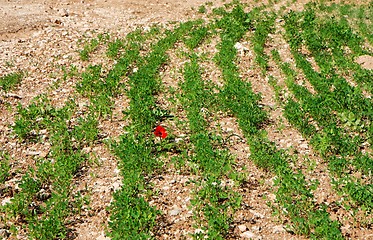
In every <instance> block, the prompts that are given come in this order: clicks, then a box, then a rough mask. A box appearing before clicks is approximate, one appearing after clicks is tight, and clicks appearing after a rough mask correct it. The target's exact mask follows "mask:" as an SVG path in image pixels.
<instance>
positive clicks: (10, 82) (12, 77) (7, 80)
mask: <svg viewBox="0 0 373 240" xmlns="http://www.w3.org/2000/svg"><path fill="white" fill-rule="evenodd" d="M24 76H25V73H23V72H14V73H9V74H7V75H5V76H2V77H0V87H1V88H2V89H3V90H4V92H9V90H11V89H13V88H14V87H15V86H17V85H18V84H20V83H21V81H22V79H23V77H24Z"/></svg>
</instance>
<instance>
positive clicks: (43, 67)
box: [0, 0, 373, 240]
mask: <svg viewBox="0 0 373 240" xmlns="http://www.w3.org/2000/svg"><path fill="white" fill-rule="evenodd" d="M206 2H209V1H208V0H190V1H185V0H183V1H182V0H139V1H128V0H123V1H120V0H62V1H53V0H0V76H3V75H5V74H7V73H10V72H14V71H17V70H25V71H27V75H26V77H25V79H24V80H23V81H22V84H21V85H20V87H19V88H18V89H17V90H15V91H14V92H12V93H11V94H8V95H3V96H1V98H0V102H1V101H2V100H6V102H8V103H9V104H10V108H11V109H13V111H9V108H7V107H5V106H1V109H0V110H1V113H0V119H1V121H0V150H2V149H6V150H7V151H8V152H9V153H10V154H11V155H12V157H13V158H14V159H20V161H19V162H15V163H13V167H15V168H18V170H19V171H20V172H22V170H23V171H24V170H25V169H26V166H28V165H32V164H33V163H34V157H35V156H41V157H43V156H45V155H47V154H48V149H49V146H39V145H34V146H31V145H27V146H26V145H24V144H22V143H19V142H17V141H16V140H15V139H14V138H11V137H9V136H10V133H11V128H10V127H9V125H11V124H13V123H14V118H15V114H14V112H15V111H14V110H15V107H16V106H17V104H18V103H19V102H20V103H22V104H28V103H29V102H30V100H31V99H32V98H33V97H35V96H37V95H39V94H41V93H47V94H48V95H49V97H50V98H52V101H53V104H55V105H59V104H63V102H64V101H65V100H66V99H68V97H69V96H70V95H71V94H72V93H73V92H74V86H75V83H76V81H77V79H74V78H72V79H69V80H68V81H67V82H64V85H63V86H58V87H57V88H53V87H51V85H53V84H54V83H58V81H60V80H61V76H60V75H61V72H60V71H59V70H58V67H60V66H65V67H66V68H69V67H70V65H71V64H77V63H78V65H77V68H78V70H82V69H84V68H85V67H86V63H84V62H83V63H82V62H81V61H80V59H79V55H78V53H77V52H78V50H80V49H81V48H82V46H79V41H78V40H79V39H84V38H86V37H90V36H95V35H96V34H97V33H105V32H110V34H113V36H117V37H120V36H121V37H123V36H124V35H125V34H127V33H129V32H130V31H132V30H134V29H135V28H137V27H148V26H150V25H152V24H166V23H167V22H170V21H186V20H188V19H192V18H196V17H201V15H199V14H198V12H197V11H196V10H197V9H198V7H199V6H200V5H202V4H204V3H206ZM210 2H211V1H210ZM241 2H245V3H248V2H251V1H250V0H245V1H241ZM306 2H307V1H298V3H295V4H290V5H289V6H288V8H291V9H294V10H296V9H302V8H303V4H304V3H306ZM223 3H224V2H221V1H213V4H214V6H219V5H222V4H223ZM356 3H357V2H356ZM253 4H254V3H253ZM257 4H258V3H257ZM281 5H285V3H281V2H280V3H279V4H276V5H274V9H276V10H278V9H280V6H281ZM274 38H275V37H274ZM272 40H273V39H272ZM276 42H278V41H277V40H276ZM211 44H212V45H213V46H214V42H212V43H211ZM243 44H244V45H245V42H243ZM271 44H273V46H275V45H276V44H275V41H274V42H272V43H271ZM202 47H204V48H206V49H210V51H215V50H216V49H215V47H211V46H210V45H209V44H207V46H202ZM247 47H249V46H247ZM275 47H276V48H277V47H278V49H280V50H281V47H282V48H283V56H282V57H283V59H287V58H289V59H291V56H290V54H288V53H286V50H287V49H286V45H281V46H275ZM207 51H209V50H207ZM102 54H104V53H102ZM213 54H214V53H211V56H213ZM101 56H103V55H101ZM175 59H176V57H175ZM241 59H243V61H245V62H252V61H253V53H252V52H250V51H248V52H246V53H242V56H241ZM92 61H93V62H94V63H102V64H103V66H105V65H106V66H108V65H109V64H110V62H109V61H110V60H107V59H106V60H103V58H100V54H97V56H94V57H93V59H92V60H91V63H92ZM179 61H180V60H179ZM357 62H359V63H360V62H361V64H362V65H363V66H366V67H367V68H370V69H371V68H372V67H371V66H372V62H373V61H372V58H371V57H369V56H364V58H362V59H358V60H357ZM79 64H80V65H79ZM177 64H179V63H177ZM180 64H181V63H180ZM250 65H253V64H250ZM204 68H205V70H206V69H207V70H211V71H206V72H205V75H206V79H211V80H212V81H215V82H216V83H217V84H219V81H221V79H219V78H220V76H219V75H220V73H219V71H218V70H217V69H216V68H214V66H204ZM243 69H244V67H243ZM275 70H276V69H274V71H275ZM276 71H278V72H277V73H276V72H273V73H271V74H272V75H274V76H276V77H277V76H279V77H280V78H281V74H280V73H279V70H276ZM167 74H170V73H168V72H167V71H165V75H166V77H165V78H164V79H165V80H164V81H165V82H164V84H165V85H166V86H167V84H168V85H169V86H173V85H175V82H172V78H173V77H175V76H170V77H168V78H167ZM242 75H243V76H245V77H246V78H248V79H251V78H252V79H254V78H255V79H257V80H258V81H255V82H256V85H255V84H253V89H254V90H255V91H257V92H260V93H261V94H262V96H263V102H262V104H263V105H264V106H266V107H267V108H268V109H271V110H270V111H269V112H270V115H271V119H272V121H273V125H272V126H268V128H267V129H266V130H267V131H268V135H269V138H270V139H271V140H272V141H274V142H275V143H276V144H277V145H278V147H280V148H288V147H293V148H294V149H295V150H296V151H297V152H299V153H300V158H301V159H303V158H304V159H311V160H313V161H315V162H318V161H319V159H318V158H317V157H315V156H314V152H313V151H312V149H311V147H310V146H309V145H308V144H307V143H306V142H305V140H304V139H303V138H302V137H301V136H300V134H299V132H297V131H296V130H295V129H293V128H291V126H290V125H289V124H288V123H287V122H286V121H285V120H283V119H281V117H279V116H281V111H282V109H281V107H280V106H277V105H276V103H275V101H274V92H273V90H272V89H271V87H270V86H269V85H268V83H267V80H266V79H265V78H264V77H263V76H261V75H260V71H259V70H258V69H249V70H248V71H247V72H242ZM178 77H180V76H178ZM180 78H181V77H180ZM167 79H169V80H167ZM78 101H79V102H78V104H79V107H81V109H82V111H83V110H84V109H85V107H86V101H87V100H86V99H83V98H78ZM128 102H129V101H128V99H127V98H126V97H125V96H122V97H121V98H120V99H119V100H117V101H116V103H115V106H116V109H114V116H113V119H112V120H111V121H102V122H101V123H100V125H99V128H100V131H101V132H103V133H105V134H107V135H108V136H109V137H117V136H119V135H120V134H122V129H123V126H125V125H126V124H127V123H126V122H125V121H123V120H122V117H123V116H122V113H121V111H122V109H125V108H127V107H128V105H129V104H128ZM165 104H166V103H165ZM180 117H182V116H180ZM280 121H281V122H280ZM217 122H218V124H219V125H220V126H221V131H222V134H223V135H229V134H231V133H232V132H233V133H236V134H238V135H240V136H242V133H241V132H240V130H239V127H238V124H237V122H236V120H235V119H234V118H231V117H229V116H224V115H222V116H221V118H220V119H219V120H218V121H217ZM280 127H282V128H284V130H282V131H281V133H280V132H279V131H278V130H277V129H279V128H280ZM180 134H183V133H180ZM229 146H230V150H231V152H232V153H233V154H235V155H236V156H237V162H238V168H241V167H242V168H244V167H245V168H246V169H247V170H246V173H248V182H247V188H245V189H239V191H240V192H241V193H242V196H243V201H244V202H245V204H244V207H246V208H243V209H242V210H240V211H238V212H237V216H236V217H235V219H234V221H235V228H234V232H233V233H232V238H236V239H240V238H241V239H247V238H250V237H251V238H254V239H303V238H302V237H298V236H294V235H292V234H291V233H289V232H287V231H285V224H284V221H283V220H281V219H279V217H275V216H272V213H271V208H270V207H269V206H267V205H266V201H267V200H266V199H269V200H271V201H274V198H275V196H274V195H273V194H272V192H273V188H274V187H273V181H272V179H271V177H272V176H269V175H268V173H266V172H263V171H262V170H261V169H258V168H257V167H256V166H255V165H254V164H253V163H252V162H250V161H248V160H247V158H248V157H249V156H250V152H249V150H248V147H247V145H246V144H245V143H244V142H241V141H238V140H236V141H233V140H232V142H230V143H229ZM84 150H85V151H87V152H89V153H92V154H94V155H96V156H98V164H97V165H94V166H91V167H89V168H88V170H87V172H86V173H84V174H83V177H82V178H81V179H76V180H75V181H74V183H73V185H74V187H75V190H74V191H81V192H84V191H88V192H89V193H90V196H91V204H90V209H86V211H85V212H83V213H81V214H80V216H78V217H77V219H75V220H76V221H75V223H74V224H73V225H72V226H71V228H72V229H73V230H74V232H75V235H76V237H77V239H101V240H103V239H107V237H106V235H105V231H107V221H108V217H109V215H108V212H107V211H106V207H107V206H108V205H109V204H110V201H111V200H112V197H111V196H112V193H113V191H115V190H117V189H118V188H119V187H120V184H121V179H120V175H119V170H118V168H117V159H115V157H114V156H112V155H111V153H110V152H109V151H108V150H107V149H106V147H105V146H103V145H98V146H94V147H92V148H87V149H84ZM304 161H305V160H303V161H302V162H304ZM305 164H306V163H305ZM318 168H323V165H322V164H321V165H319V166H318ZM320 171H324V173H325V174H326V175H327V173H326V169H321V170H320ZM308 175H309V178H312V177H315V175H317V172H315V173H313V174H312V173H310V174H308ZM323 177H325V178H326V179H327V180H325V181H323V180H320V182H321V186H323V187H325V188H324V189H322V188H320V189H318V191H319V192H315V198H317V199H320V200H319V201H320V202H328V203H330V202H332V201H331V200H330V197H329V198H327V197H328V196H325V193H328V194H329V193H331V194H334V193H333V191H332V190H331V187H330V186H325V185H327V183H328V182H329V181H330V180H329V179H328V177H327V176H323ZM193 178H194V176H190V175H189V176H188V175H183V174H180V173H177V171H176V170H175V169H172V168H170V169H168V171H167V172H165V173H164V175H163V176H160V177H159V178H157V179H154V180H153V184H154V187H155V188H158V191H159V195H158V196H156V197H154V199H153V200H152V201H151V204H154V205H155V206H157V207H158V208H159V209H161V210H162V211H163V212H165V213H166V219H163V220H162V221H163V222H164V223H165V227H164V228H163V229H160V230H159V235H158V236H157V238H158V239H184V238H188V233H194V232H196V231H198V230H199V229H195V228H193V223H194V222H193V220H192V216H191V215H192V211H191V210H190V209H189V208H188V207H189V205H190V192H191V189H190V188H191V187H192V186H190V185H188V181H189V180H191V179H193ZM17 180H19V178H17V176H16V177H15V178H13V179H12V180H11V182H9V183H8V184H14V185H16V181H17ZM265 196H267V198H264V197H265ZM334 196H335V195H334ZM0 200H1V202H2V203H4V202H6V201H8V200H9V198H4V199H0ZM347 215H348V214H346V216H345V217H346V218H348V217H349V216H347ZM72 222H74V221H72ZM285 222H286V221H285ZM350 224H352V223H350V222H348V221H346V223H343V227H344V229H346V228H348V227H349V225H350ZM160 227H162V226H160ZM0 229H1V223H0ZM345 232H348V233H349V236H351V237H352V239H366V238H365V237H368V238H369V236H370V237H372V236H373V232H372V230H367V229H360V230H359V229H358V228H353V227H351V230H350V229H347V230H345ZM23 234H24V233H22V232H20V233H19V234H18V236H17V237H18V238H20V239H22V238H27V235H23ZM0 237H1V233H0Z"/></svg>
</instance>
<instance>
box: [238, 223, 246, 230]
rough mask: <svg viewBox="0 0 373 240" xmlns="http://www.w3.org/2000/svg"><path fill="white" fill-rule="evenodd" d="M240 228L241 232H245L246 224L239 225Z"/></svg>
mask: <svg viewBox="0 0 373 240" xmlns="http://www.w3.org/2000/svg"><path fill="white" fill-rule="evenodd" d="M238 229H239V230H240V231H241V232H244V231H245V230H246V226H245V225H243V224H242V225H239V226H238Z"/></svg>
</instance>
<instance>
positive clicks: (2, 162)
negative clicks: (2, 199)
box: [0, 151, 11, 184]
mask: <svg viewBox="0 0 373 240" xmlns="http://www.w3.org/2000/svg"><path fill="white" fill-rule="evenodd" d="M10 168H11V167H10V156H9V154H7V153H6V152H4V151H0V184H3V183H4V182H5V181H6V180H7V179H8V177H9V170H10Z"/></svg>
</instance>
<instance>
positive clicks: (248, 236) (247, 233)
mask: <svg viewBox="0 0 373 240" xmlns="http://www.w3.org/2000/svg"><path fill="white" fill-rule="evenodd" d="M240 236H241V237H242V238H247V239H250V238H255V234H254V233H252V232H250V231H246V232H243V233H241V234H240Z"/></svg>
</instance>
